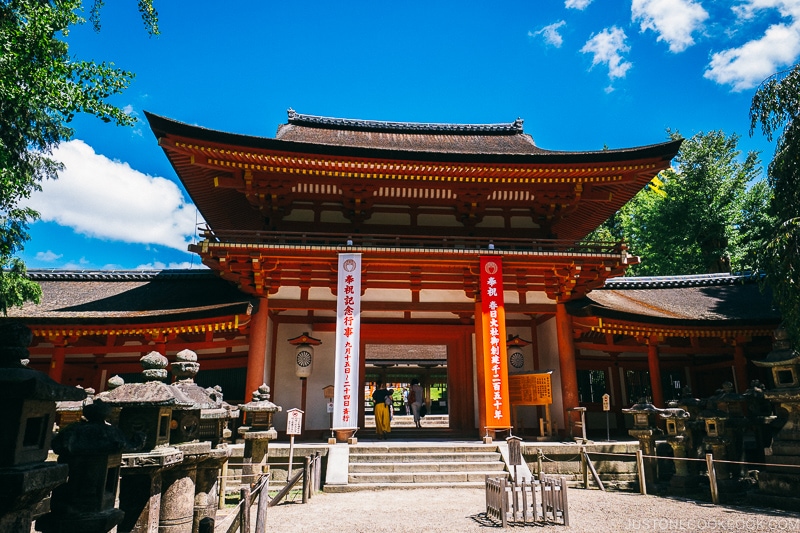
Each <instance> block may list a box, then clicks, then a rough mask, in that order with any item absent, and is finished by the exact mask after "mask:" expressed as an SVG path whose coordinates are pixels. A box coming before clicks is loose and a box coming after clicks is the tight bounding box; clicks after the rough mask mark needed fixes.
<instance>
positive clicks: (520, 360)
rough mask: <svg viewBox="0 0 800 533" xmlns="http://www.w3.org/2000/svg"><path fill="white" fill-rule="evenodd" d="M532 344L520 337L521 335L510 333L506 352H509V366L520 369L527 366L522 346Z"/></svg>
mask: <svg viewBox="0 0 800 533" xmlns="http://www.w3.org/2000/svg"><path fill="white" fill-rule="evenodd" d="M529 344H530V341H526V340H523V339H520V338H519V335H514V336H511V335H509V337H508V340H507V341H506V352H507V353H508V366H509V368H513V369H517V370H518V369H520V368H523V367H524V366H525V354H524V353H523V352H522V347H523V346H527V345H529Z"/></svg>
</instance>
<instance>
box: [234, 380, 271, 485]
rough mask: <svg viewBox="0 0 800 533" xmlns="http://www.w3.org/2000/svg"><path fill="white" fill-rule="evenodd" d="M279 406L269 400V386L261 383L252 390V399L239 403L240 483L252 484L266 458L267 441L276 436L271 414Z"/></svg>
mask: <svg viewBox="0 0 800 533" xmlns="http://www.w3.org/2000/svg"><path fill="white" fill-rule="evenodd" d="M280 410H281V408H280V406H278V405H275V404H274V403H272V402H271V401H269V387H268V386H267V385H266V384H262V385H261V386H260V387H258V390H256V391H254V392H253V400H252V401H250V402H248V403H246V404H240V405H239V411H240V412H241V413H242V418H243V420H244V424H246V425H244V424H243V425H242V426H240V427H239V434H240V435H241V436H242V438H243V439H244V457H243V464H242V484H250V485H252V484H253V483H254V482H255V481H256V479H255V475H256V473H259V472H257V470H258V468H259V467H260V465H261V463H262V462H263V461H264V460H265V459H266V457H267V452H268V447H269V441H270V440H273V439H276V438H278V432H277V431H275V428H274V427H272V415H273V414H274V413H275V412H277V411H280Z"/></svg>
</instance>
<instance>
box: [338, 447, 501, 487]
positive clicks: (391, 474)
mask: <svg viewBox="0 0 800 533" xmlns="http://www.w3.org/2000/svg"><path fill="white" fill-rule="evenodd" d="M487 475H492V476H501V475H508V474H507V472H506V466H505V463H504V462H503V459H502V456H501V454H500V451H499V449H498V447H497V445H483V444H458V443H404V442H396V443H386V444H373V443H368V444H366V443H359V444H357V445H355V446H350V447H349V464H348V470H347V478H348V483H347V484H346V485H344V484H342V485H326V486H325V488H324V490H325V492H349V491H356V490H376V489H397V488H422V487H482V486H484V480H485V478H486V476H487Z"/></svg>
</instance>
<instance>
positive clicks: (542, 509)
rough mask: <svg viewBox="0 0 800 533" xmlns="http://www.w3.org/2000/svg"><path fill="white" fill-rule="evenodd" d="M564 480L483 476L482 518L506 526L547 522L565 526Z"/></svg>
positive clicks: (567, 511) (561, 478)
mask: <svg viewBox="0 0 800 533" xmlns="http://www.w3.org/2000/svg"><path fill="white" fill-rule="evenodd" d="M568 507H569V506H568V501H567V480H566V478H563V477H558V478H556V477H551V476H544V477H543V478H542V480H541V481H540V480H537V479H531V480H528V481H520V482H514V481H509V480H508V479H506V478H504V477H489V476H487V477H486V516H487V518H490V519H493V520H498V521H499V522H500V523H501V524H502V526H503V527H507V526H508V524H509V523H514V524H527V523H550V524H563V525H565V526H569V508H568Z"/></svg>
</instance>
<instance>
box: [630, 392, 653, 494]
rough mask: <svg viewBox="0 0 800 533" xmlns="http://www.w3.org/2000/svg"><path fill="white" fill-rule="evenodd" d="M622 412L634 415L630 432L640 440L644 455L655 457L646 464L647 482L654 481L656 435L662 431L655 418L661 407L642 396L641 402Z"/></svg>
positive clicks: (647, 460)
mask: <svg viewBox="0 0 800 533" xmlns="http://www.w3.org/2000/svg"><path fill="white" fill-rule="evenodd" d="M622 412H623V413H625V414H629V415H632V416H633V429H629V430H628V434H629V435H630V436H631V437H634V438H636V439H637V440H638V441H639V447H640V448H641V450H642V453H643V454H644V455H647V456H649V457H653V459H646V460H645V462H644V466H645V478H646V480H647V482H648V483H654V482H655V480H656V463H655V455H656V436H657V435H660V434H661V433H662V431H661V430H660V429H659V428H658V427H656V424H655V420H656V417H657V416H658V415H659V414H660V413H661V409H659V408H658V407H656V406H655V405H653V404H652V403H650V402H648V401H647V400H646V399H645V398H642V399H640V400H639V403H636V404H634V405H632V406H630V407H629V408H627V409H622Z"/></svg>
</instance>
